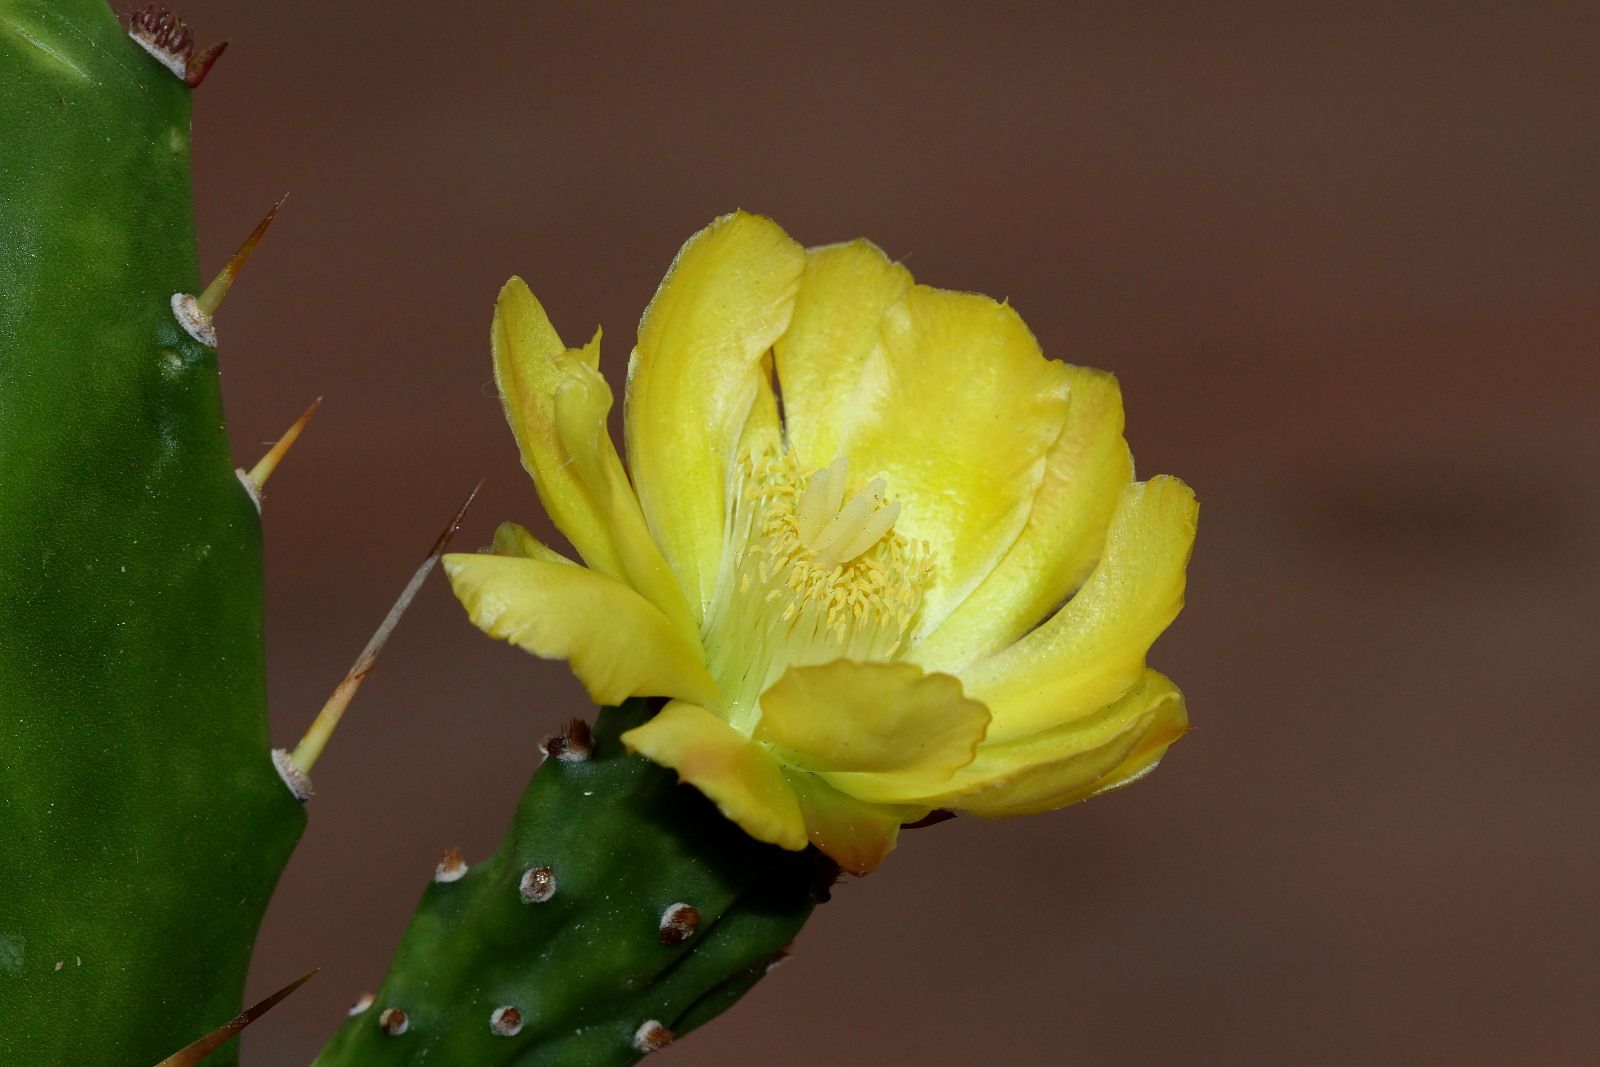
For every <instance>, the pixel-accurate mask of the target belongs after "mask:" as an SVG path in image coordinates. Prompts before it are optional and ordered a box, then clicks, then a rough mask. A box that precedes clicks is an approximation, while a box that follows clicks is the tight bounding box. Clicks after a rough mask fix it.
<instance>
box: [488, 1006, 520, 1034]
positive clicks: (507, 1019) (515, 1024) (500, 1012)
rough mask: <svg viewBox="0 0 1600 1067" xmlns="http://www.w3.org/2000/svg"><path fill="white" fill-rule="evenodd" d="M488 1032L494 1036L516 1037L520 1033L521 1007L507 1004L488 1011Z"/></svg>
mask: <svg viewBox="0 0 1600 1067" xmlns="http://www.w3.org/2000/svg"><path fill="white" fill-rule="evenodd" d="M489 1032H490V1033H492V1034H493V1035H494V1036H495V1037H516V1036H517V1035H518V1034H520V1033H522V1009H521V1008H519V1007H517V1006H516V1005H515V1004H507V1005H505V1006H504V1007H501V1008H496V1009H495V1010H494V1011H492V1012H490V1013H489Z"/></svg>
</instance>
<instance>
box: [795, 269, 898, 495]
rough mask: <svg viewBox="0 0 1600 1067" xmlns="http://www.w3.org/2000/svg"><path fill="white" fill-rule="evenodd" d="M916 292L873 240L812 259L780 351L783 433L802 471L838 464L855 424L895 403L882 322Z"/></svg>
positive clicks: (804, 276)
mask: <svg viewBox="0 0 1600 1067" xmlns="http://www.w3.org/2000/svg"><path fill="white" fill-rule="evenodd" d="M910 290H911V272H910V271H908V270H906V269H905V268H904V267H902V266H901V265H900V264H898V263H894V262H891V261H890V259H889V257H888V256H886V255H884V254H883V251H882V250H881V249H879V248H878V246H877V245H874V244H872V243H871V242H869V241H863V240H857V241H851V242H849V243H848V244H837V245H827V246H825V247H822V248H813V249H810V250H809V251H808V252H807V253H806V269H805V274H804V275H802V277H801V279H800V291H799V293H798V294H797V295H796V297H795V303H794V318H793V320H792V321H791V322H790V324H789V329H788V331H787V332H786V333H785V334H784V335H783V336H782V337H781V338H779V339H778V343H777V345H776V346H775V347H774V349H773V352H774V355H775V356H776V361H777V370H778V381H779V382H780V383H781V384H782V389H783V416H784V428H785V432H786V434H787V437H788V441H789V447H790V448H791V449H792V450H793V451H794V452H795V454H796V455H797V456H799V457H800V461H801V465H802V466H804V467H807V468H819V469H820V468H823V467H826V466H827V465H828V464H829V463H831V462H833V460H834V459H835V457H837V456H839V455H840V453H841V449H842V445H843V442H844V441H845V440H846V439H847V438H848V436H849V431H850V428H851V427H852V426H853V425H854V424H855V422H856V420H857V419H859V418H869V419H870V418H871V417H872V416H873V413H874V412H876V411H878V410H880V409H881V408H882V407H883V405H884V403H885V402H886V401H887V400H889V399H890V398H886V397H885V396H883V395H882V393H883V390H885V389H887V388H888V384H889V383H888V381H887V379H886V377H885V375H886V367H885V364H884V360H885V358H886V357H885V355H884V351H883V337H882V334H883V317H884V315H885V314H886V313H887V312H888V310H889V309H890V308H891V307H894V306H895V305H897V304H899V303H900V302H901V301H902V300H904V299H905V296H906V293H908V292H909V291H910Z"/></svg>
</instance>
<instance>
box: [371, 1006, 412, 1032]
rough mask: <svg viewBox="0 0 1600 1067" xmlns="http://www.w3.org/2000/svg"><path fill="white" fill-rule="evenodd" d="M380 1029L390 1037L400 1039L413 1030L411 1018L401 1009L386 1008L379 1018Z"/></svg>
mask: <svg viewBox="0 0 1600 1067" xmlns="http://www.w3.org/2000/svg"><path fill="white" fill-rule="evenodd" d="M378 1029H380V1030H382V1031H383V1032H384V1033H386V1034H388V1035H389V1036H390V1037H399V1036H400V1035H401V1034H403V1033H405V1032H406V1031H407V1030H409V1029H411V1018H410V1016H408V1015H407V1014H406V1013H405V1012H404V1011H402V1010H401V1009H399V1008H384V1009H383V1014H382V1015H379V1016H378Z"/></svg>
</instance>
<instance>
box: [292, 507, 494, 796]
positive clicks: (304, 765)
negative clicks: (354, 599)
mask: <svg viewBox="0 0 1600 1067" xmlns="http://www.w3.org/2000/svg"><path fill="white" fill-rule="evenodd" d="M482 488H483V480H482V479H479V480H478V484H477V485H475V486H473V487H472V492H470V493H468V494H467V499H466V500H464V501H462V503H461V507H460V508H458V509H457V510H456V513H455V515H454V516H453V517H452V518H451V519H450V522H449V524H448V525H447V526H445V528H444V531H443V532H442V533H440V534H439V537H438V539H437V540H436V541H434V543H433V547H432V548H431V549H429V550H428V555H427V558H425V559H424V560H423V561H422V563H421V564H419V565H418V566H417V569H416V572H415V573H414V574H412V575H411V580H410V581H409V582H407V583H406V587H405V588H404V589H402V590H401V591H400V596H399V597H398V598H396V600H395V602H394V606H393V607H391V608H390V609H389V614H387V615H385V616H384V618H383V622H382V623H380V624H379V625H378V629H377V630H376V631H374V632H373V635H372V638H371V639H370V640H369V641H368V642H367V647H366V648H363V649H362V650H361V655H359V656H357V657H356V661H355V663H353V664H352V665H351V666H350V670H349V671H348V672H347V673H346V674H345V676H344V678H343V679H342V680H341V681H340V682H339V684H338V686H337V687H335V689H334V691H333V695H332V696H330V697H329V698H328V702H327V703H326V704H324V705H322V710H321V711H319V712H317V717H316V718H315V719H314V720H312V723H311V726H310V728H309V729H307V730H306V733H305V736H304V737H302V738H301V739H300V743H299V744H298V745H296V746H295V748H294V752H293V753H291V754H290V756H289V761H290V762H291V763H292V764H293V765H294V767H296V768H297V769H298V770H299V771H300V773H301V774H302V775H310V773H311V768H312V767H313V766H315V765H316V762H317V759H318V758H319V757H320V756H321V755H322V750H323V748H325V747H326V746H327V744H328V739H329V738H331V737H332V736H333V731H334V729H335V728H336V727H338V725H339V720H340V719H342V718H343V717H344V712H345V709H346V708H348V707H349V706H350V701H351V700H352V699H354V698H355V695H356V690H358V689H360V688H361V683H362V682H363V681H364V680H365V679H366V677H367V675H368V674H371V673H372V669H373V668H374V667H376V666H377V663H378V653H380V652H382V651H383V646H384V645H385V644H386V643H387V642H388V640H389V635H390V634H392V633H393V632H394V628H395V627H396V626H397V625H399V623H400V617H401V616H402V615H404V614H405V612H406V608H408V607H410V606H411V601H412V600H413V599H414V598H415V597H416V595H417V590H418V589H421V588H422V583H423V581H425V580H426V579H427V577H428V574H429V573H430V572H431V571H432V570H433V568H434V565H435V564H437V563H438V562H439V557H440V556H441V555H443V554H444V550H445V547H446V546H447V545H449V543H450V538H451V537H453V536H454V535H455V532H456V530H457V529H459V528H460V526H461V520H462V519H463V518H465V517H466V514H467V509H468V508H469V507H471V506H472V501H473V500H474V499H475V498H476V497H477V495H478V490H480V489H482ZM274 762H276V758H274ZM293 788H294V787H293V785H292V784H291V786H290V789H291V790H293ZM296 795H298V794H296Z"/></svg>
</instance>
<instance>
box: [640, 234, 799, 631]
mask: <svg viewBox="0 0 1600 1067" xmlns="http://www.w3.org/2000/svg"><path fill="white" fill-rule="evenodd" d="M804 265H805V252H804V250H803V249H802V248H801V247H800V246H799V245H797V244H795V243H794V241H792V240H790V239H789V236H788V235H787V234H785V233H784V232H783V230H781V229H780V228H779V227H778V226H777V224H776V223H774V222H772V221H771V220H769V219H764V218H760V217H758V216H755V215H747V214H744V213H743V212H737V213H735V214H732V215H725V216H723V217H722V218H720V219H718V220H717V221H716V222H714V223H712V224H711V225H710V226H709V227H707V228H706V229H704V230H701V231H700V232H699V233H698V234H696V235H695V236H694V237H692V238H690V239H689V242H688V243H687V244H685V245H684V246H683V249H682V251H680V252H679V253H678V257H677V259H676V260H675V261H674V262H673V265H672V268H671V269H670V270H669V271H668V272H667V276H666V278H665V279H664V280H663V281H662V283H661V288H660V289H658V290H657V291H656V295H655V298H654V299H653V300H651V301H650V306H649V308H648V309H646V311H645V313H644V318H643V320H641V321H640V323H639V344H638V346H637V347H636V348H635V349H634V351H633V357H632V359H631V361H630V363H629V367H628V388H627V396H626V402H625V415H626V418H625V419H624V426H625V428H626V433H627V441H628V463H629V465H630V467H631V469H632V471H633V479H634V485H635V487H636V488H637V490H638V493H639V500H640V502H641V503H642V504H643V505H644V514H645V516H646V518H648V519H649V523H650V531H651V533H652V534H654V536H655V540H656V543H657V544H659V545H660V546H661V548H662V550H663V552H664V553H665V555H666V558H667V561H668V562H669V563H670V564H671V565H672V570H673V572H674V573H675V574H676V575H677V576H678V581H679V584H681V585H682V587H683V589H684V591H685V593H686V594H687V595H688V599H689V603H690V606H691V608H692V609H693V611H694V612H695V616H696V617H697V618H699V617H701V616H702V615H703V612H704V608H705V604H706V602H707V601H708V600H709V599H710V597H711V594H712V592H713V590H714V585H715V581H716V577H717V571H718V566H719V563H720V560H721V554H722V535H723V525H724V522H725V520H726V516H725V515H724V513H723V506H724V492H725V489H726V486H727V480H728V478H727V472H728V465H729V464H730V463H731V462H732V460H733V458H734V448H735V446H736V445H737V444H738V441H739V437H740V434H741V432H742V431H743V429H744V427H745V423H746V420H747V417H748V416H749V414H750V410H751V406H752V404H754V402H755V400H756V397H757V394H758V391H759V387H760V378H761V374H762V369H761V363H762V359H763V357H764V356H765V355H766V353H767V350H768V349H770V348H771V347H772V342H773V341H775V340H776V339H777V338H778V335H779V334H781V333H783V331H784V329H785V328H786V327H787V326H788V325H789V316H790V313H791V312H792V310H793V307H794V295H795V289H796V288H797V287H798V285H799V279H800V272H801V270H802V269H803V267H804Z"/></svg>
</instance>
